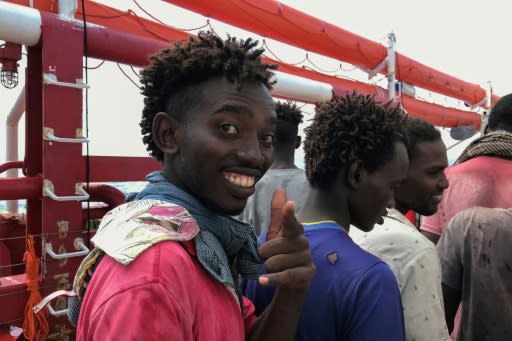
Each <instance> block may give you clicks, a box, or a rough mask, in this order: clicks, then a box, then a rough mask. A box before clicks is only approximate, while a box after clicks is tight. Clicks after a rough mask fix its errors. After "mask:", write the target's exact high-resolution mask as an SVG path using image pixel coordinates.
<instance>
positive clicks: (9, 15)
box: [0, 1, 41, 46]
mask: <svg viewBox="0 0 512 341" xmlns="http://www.w3.org/2000/svg"><path fill="white" fill-rule="evenodd" d="M0 23H2V24H1V25H0V40H5V41H8V42H11V43H16V44H20V45H28V46H33V45H35V44H37V42H38V41H39V38H40V37H41V13H40V12H39V10H37V9H34V8H30V7H26V6H20V5H15V4H11V3H8V2H6V1H0Z"/></svg>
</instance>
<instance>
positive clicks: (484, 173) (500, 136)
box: [421, 94, 512, 243]
mask: <svg viewBox="0 0 512 341" xmlns="http://www.w3.org/2000/svg"><path fill="white" fill-rule="evenodd" d="M510 174H512V94H508V95H505V96H503V97H502V98H500V100H499V101H498V102H497V103H496V104H495V105H494V107H493V108H492V110H491V113H490V114H489V122H488V126H487V128H486V133H485V134H484V135H483V136H481V137H479V138H477V139H475V140H473V142H471V143H470V144H469V146H467V147H466V149H465V150H464V151H463V152H462V154H461V155H460V156H459V158H458V159H457V162H456V163H455V165H454V166H452V167H450V168H448V169H447V170H446V176H447V178H448V180H449V181H450V187H449V188H448V189H447V190H446V191H445V193H444V194H443V198H442V200H441V203H440V204H439V209H438V211H437V212H436V213H435V214H433V215H431V216H429V217H425V219H423V221H422V223H421V230H422V233H423V234H424V235H425V236H426V237H427V238H429V239H430V240H431V241H432V242H434V243H437V241H438V240H439V237H440V236H441V234H442V232H443V230H444V228H445V227H446V226H447V225H448V223H449V222H450V220H451V219H452V218H453V217H454V216H455V215H456V214H457V213H459V212H461V211H463V210H465V209H467V208H470V207H475V206H482V207H496V208H510V207H512V194H511V193H512V177H511V176H510Z"/></svg>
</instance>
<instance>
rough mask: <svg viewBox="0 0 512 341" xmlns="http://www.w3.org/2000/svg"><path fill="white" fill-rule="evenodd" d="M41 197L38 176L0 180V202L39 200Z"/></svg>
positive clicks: (40, 181) (41, 192)
mask: <svg viewBox="0 0 512 341" xmlns="http://www.w3.org/2000/svg"><path fill="white" fill-rule="evenodd" d="M42 196H43V179H42V178H41V177H40V176H28V177H23V178H0V200H17V199H39V198H41V197H42Z"/></svg>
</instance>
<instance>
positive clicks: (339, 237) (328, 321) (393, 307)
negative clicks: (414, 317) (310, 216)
mask: <svg viewBox="0 0 512 341" xmlns="http://www.w3.org/2000/svg"><path fill="white" fill-rule="evenodd" d="M304 233H305V235H306V237H307V238H308V240H309V245H310V248H311V254H312V257H313V262H314V263H315V265H316V269H317V270H316V271H317V272H316V275H315V277H314V278H313V280H312V281H311V285H310V287H309V290H308V293H307V295H306V300H305V302H304V307H303V310H302V315H301V318H300V321H299V326H298V329H297V334H296V337H295V340H307V341H312V340H319V341H329V340H337V341H340V340H346V341H379V340H382V341H402V340H405V334H404V320H403V313H402V302H401V299H400V291H399V289H398V284H397V281H396V278H395V276H394V275H393V273H392V272H391V270H390V269H389V267H388V266H387V265H386V264H385V263H384V262H382V261H381V260H380V259H378V258H377V257H375V256H373V255H371V254H370V253H368V252H366V251H364V250H363V249H361V248H360V247H359V246H358V245H356V244H355V243H354V242H353V241H352V239H350V237H349V236H348V235H347V233H346V232H345V230H343V229H342V228H341V226H340V225H338V224H336V223H334V222H320V223H315V224H304ZM260 238H261V239H262V240H265V239H266V235H262V236H261V237H260ZM242 288H243V290H244V294H245V296H247V297H248V298H249V299H251V300H252V301H253V302H254V304H255V306H256V314H260V313H261V312H262V311H263V310H264V309H265V307H266V306H267V305H268V304H270V302H271V301H272V297H273V294H274V291H275V289H274V288H273V287H262V286H260V285H259V284H258V282H257V281H248V280H244V281H242Z"/></svg>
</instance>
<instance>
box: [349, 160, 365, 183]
mask: <svg viewBox="0 0 512 341" xmlns="http://www.w3.org/2000/svg"><path fill="white" fill-rule="evenodd" d="M365 174H366V169H365V168H364V166H363V163H362V162H361V161H360V160H355V161H353V162H352V163H351V164H350V166H349V167H348V169H347V173H346V178H347V184H348V186H349V187H351V188H354V189H357V188H358V187H359V186H361V181H362V180H363V178H364V177H365Z"/></svg>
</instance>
